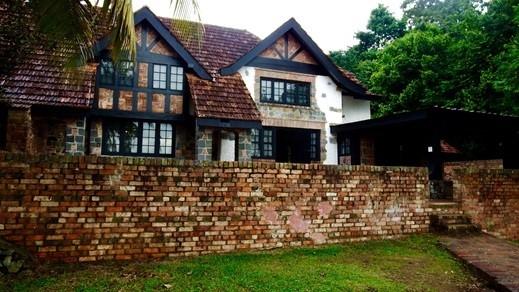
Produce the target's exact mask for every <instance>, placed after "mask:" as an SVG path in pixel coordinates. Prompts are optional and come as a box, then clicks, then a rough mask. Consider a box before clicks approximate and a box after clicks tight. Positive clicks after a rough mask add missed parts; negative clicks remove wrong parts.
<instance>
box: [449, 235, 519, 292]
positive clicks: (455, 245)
mask: <svg viewBox="0 0 519 292" xmlns="http://www.w3.org/2000/svg"><path fill="white" fill-rule="evenodd" d="M440 242H441V244H442V245H443V246H445V247H446V248H447V249H449V250H450V251H451V252H452V253H453V254H454V255H456V256H457V257H458V258H460V259H461V260H463V261H465V262H466V263H467V264H469V265H470V266H472V267H474V268H475V269H476V270H478V272H480V273H482V274H483V275H484V276H487V278H488V280H490V281H491V283H492V284H494V286H495V288H497V289H498V290H502V291H519V245H514V244H512V243H510V242H508V241H506V240H502V239H498V238H495V237H492V236H489V235H483V234H474V235H462V236H442V237H441V238H440Z"/></svg>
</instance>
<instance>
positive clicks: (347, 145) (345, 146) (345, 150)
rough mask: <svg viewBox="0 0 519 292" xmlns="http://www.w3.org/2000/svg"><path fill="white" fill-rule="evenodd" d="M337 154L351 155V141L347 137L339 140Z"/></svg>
mask: <svg viewBox="0 0 519 292" xmlns="http://www.w3.org/2000/svg"><path fill="white" fill-rule="evenodd" d="M339 155H340V156H349V155H351V141H350V139H348V138H344V139H342V140H341V141H340V142H339Z"/></svg>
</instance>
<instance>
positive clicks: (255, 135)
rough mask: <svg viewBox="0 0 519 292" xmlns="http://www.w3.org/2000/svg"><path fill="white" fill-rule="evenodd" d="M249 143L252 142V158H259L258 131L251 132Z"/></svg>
mask: <svg viewBox="0 0 519 292" xmlns="http://www.w3.org/2000/svg"><path fill="white" fill-rule="evenodd" d="M251 141H252V157H260V156H261V152H260V130H258V129H252V130H251Z"/></svg>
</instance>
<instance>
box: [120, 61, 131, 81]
mask: <svg viewBox="0 0 519 292" xmlns="http://www.w3.org/2000/svg"><path fill="white" fill-rule="evenodd" d="M118 73H119V85H120V86H127V87H132V86H133V62H131V61H122V62H120V64H119V66H118Z"/></svg>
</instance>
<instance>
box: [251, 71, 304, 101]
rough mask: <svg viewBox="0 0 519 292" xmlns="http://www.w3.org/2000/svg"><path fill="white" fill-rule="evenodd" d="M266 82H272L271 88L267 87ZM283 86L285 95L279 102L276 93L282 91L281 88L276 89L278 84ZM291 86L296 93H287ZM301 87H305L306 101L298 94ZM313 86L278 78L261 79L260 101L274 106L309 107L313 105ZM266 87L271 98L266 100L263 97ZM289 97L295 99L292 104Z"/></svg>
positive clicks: (282, 95) (283, 94)
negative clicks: (311, 98) (311, 99)
mask: <svg viewBox="0 0 519 292" xmlns="http://www.w3.org/2000/svg"><path fill="white" fill-rule="evenodd" d="M265 82H270V86H266V83H265ZM279 83H282V84H283V88H282V90H283V93H282V94H281V96H280V97H279V100H276V94H275V93H276V92H277V91H279V90H280V88H279V87H276V85H277V84H279ZM289 85H293V86H294V91H295V93H290V94H288V93H287V87H288V86H289ZM301 86H304V87H305V91H306V92H305V95H304V100H302V98H301V96H303V95H299V94H298V93H297V91H298V89H300V88H301ZM311 86H312V84H311V83H310V82H303V81H294V80H286V79H277V78H269V77H261V78H260V101H261V102H264V103H273V104H284V105H295V106H304V107H309V106H310V105H311V101H310V95H311ZM264 87H267V88H268V91H270V92H269V96H270V98H265V97H264V95H263V89H264ZM289 96H290V98H291V99H293V101H292V102H288V99H289Z"/></svg>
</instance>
